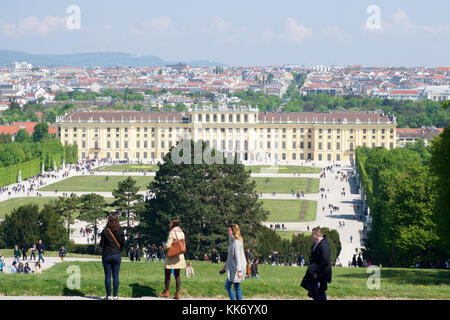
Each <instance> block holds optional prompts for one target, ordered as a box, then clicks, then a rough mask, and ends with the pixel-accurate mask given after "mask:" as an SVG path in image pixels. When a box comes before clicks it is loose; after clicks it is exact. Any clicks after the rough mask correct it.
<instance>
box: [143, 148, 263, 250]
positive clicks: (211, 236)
mask: <svg viewBox="0 0 450 320" xmlns="http://www.w3.org/2000/svg"><path fill="white" fill-rule="evenodd" d="M180 143H182V145H184V146H185V147H186V148H185V149H186V150H179V147H178V148H175V149H174V147H173V148H172V149H171V151H170V152H169V153H168V154H166V156H165V157H164V164H161V165H159V170H158V171H157V173H156V176H155V179H154V181H152V182H151V183H150V185H149V189H150V192H151V193H152V194H154V197H153V198H152V199H150V200H148V201H147V202H146V204H145V209H144V210H143V212H142V213H141V215H140V216H141V222H142V223H143V225H144V226H146V227H147V232H146V237H147V240H148V241H152V242H161V241H164V240H165V239H166V237H167V231H168V224H169V221H170V219H172V218H175V217H177V218H178V219H179V220H180V223H181V227H182V229H183V231H184V232H185V235H186V247H187V255H188V257H195V256H200V255H201V254H202V253H205V252H210V250H212V249H213V248H216V249H217V250H218V251H219V253H220V254H221V256H224V255H226V252H227V246H228V238H227V228H228V225H229V224H230V223H237V224H239V226H240V228H241V232H242V234H243V237H244V241H245V246H246V247H248V248H255V247H256V246H257V243H256V232H257V230H256V229H257V227H258V226H259V225H260V223H261V221H263V220H264V219H265V218H266V216H267V214H268V213H267V211H265V210H264V209H263V208H262V204H261V203H260V201H258V195H257V193H256V191H255V182H254V181H253V180H251V179H250V173H249V172H248V171H246V170H245V168H244V166H243V165H242V164H238V163H237V162H236V161H234V162H233V161H230V159H228V160H227V161H226V160H223V162H222V161H221V160H220V158H221V157H222V156H223V154H222V153H220V152H218V151H216V150H214V149H208V148H207V146H206V143H205V142H203V141H198V142H195V143H194V142H193V141H190V140H187V141H184V140H183V141H182V142H179V143H178V144H180ZM178 144H177V146H178ZM180 146H181V145H180ZM189 147H190V150H191V152H189V151H188V149H189ZM177 152H178V153H177ZM200 153H202V154H204V155H205V154H210V155H211V157H212V158H215V157H217V158H216V159H217V160H218V161H215V162H216V163H210V162H213V161H209V160H208V163H209V164H208V163H207V162H206V161H205V157H201V159H198V158H196V160H195V161H194V154H197V155H199V154H200ZM176 155H181V157H183V159H184V161H180V162H181V163H180V162H179V161H173V159H172V158H175V157H176ZM175 159H176V158H175ZM206 159H210V158H206ZM197 162H198V164H197ZM217 162H219V163H217ZM189 163H190V164H189Z"/></svg>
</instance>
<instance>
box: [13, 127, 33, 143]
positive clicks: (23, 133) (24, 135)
mask: <svg viewBox="0 0 450 320" xmlns="http://www.w3.org/2000/svg"><path fill="white" fill-rule="evenodd" d="M30 140H31V138H30V135H29V134H28V132H27V130H25V129H20V130H19V131H17V133H16V137H15V138H14V141H15V142H19V143H20V142H29V141H30Z"/></svg>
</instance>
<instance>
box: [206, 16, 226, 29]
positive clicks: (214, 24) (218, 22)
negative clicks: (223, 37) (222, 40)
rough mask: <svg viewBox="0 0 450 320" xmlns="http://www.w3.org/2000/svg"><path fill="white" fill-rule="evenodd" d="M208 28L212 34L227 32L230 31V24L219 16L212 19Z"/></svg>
mask: <svg viewBox="0 0 450 320" xmlns="http://www.w3.org/2000/svg"><path fill="white" fill-rule="evenodd" d="M210 27H211V30H212V31H213V32H227V31H229V30H230V24H229V23H228V22H226V21H225V20H224V19H223V18H221V17H219V16H214V17H212V19H211V24H210Z"/></svg>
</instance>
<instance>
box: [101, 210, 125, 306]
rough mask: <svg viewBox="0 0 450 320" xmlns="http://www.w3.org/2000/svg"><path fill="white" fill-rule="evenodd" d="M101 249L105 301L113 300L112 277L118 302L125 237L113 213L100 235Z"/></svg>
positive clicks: (114, 296)
mask: <svg viewBox="0 0 450 320" xmlns="http://www.w3.org/2000/svg"><path fill="white" fill-rule="evenodd" d="M100 237H101V238H100V247H101V248H102V249H103V253H102V263H103V269H104V272H105V288H106V297H105V300H111V276H112V278H113V287H114V291H113V299H114V300H118V297H117V294H118V291H119V270H120V263H121V261H122V254H121V253H122V248H123V245H124V243H125V236H124V233H123V230H122V228H121V226H120V222H119V217H118V216H117V214H115V213H112V214H110V215H109V217H108V223H107V224H106V227H105V229H103V230H102V233H101V235H100Z"/></svg>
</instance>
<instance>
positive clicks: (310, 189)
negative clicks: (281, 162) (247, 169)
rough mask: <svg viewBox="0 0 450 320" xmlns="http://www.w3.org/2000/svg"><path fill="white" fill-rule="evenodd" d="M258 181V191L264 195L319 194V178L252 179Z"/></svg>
mask: <svg viewBox="0 0 450 320" xmlns="http://www.w3.org/2000/svg"><path fill="white" fill-rule="evenodd" d="M252 179H254V180H255V181H256V191H257V192H258V193H259V192H262V193H272V192H274V191H275V192H276V193H291V191H292V190H294V192H295V193H297V192H300V191H302V190H303V192H304V193H318V192H319V179H317V178H252Z"/></svg>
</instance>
